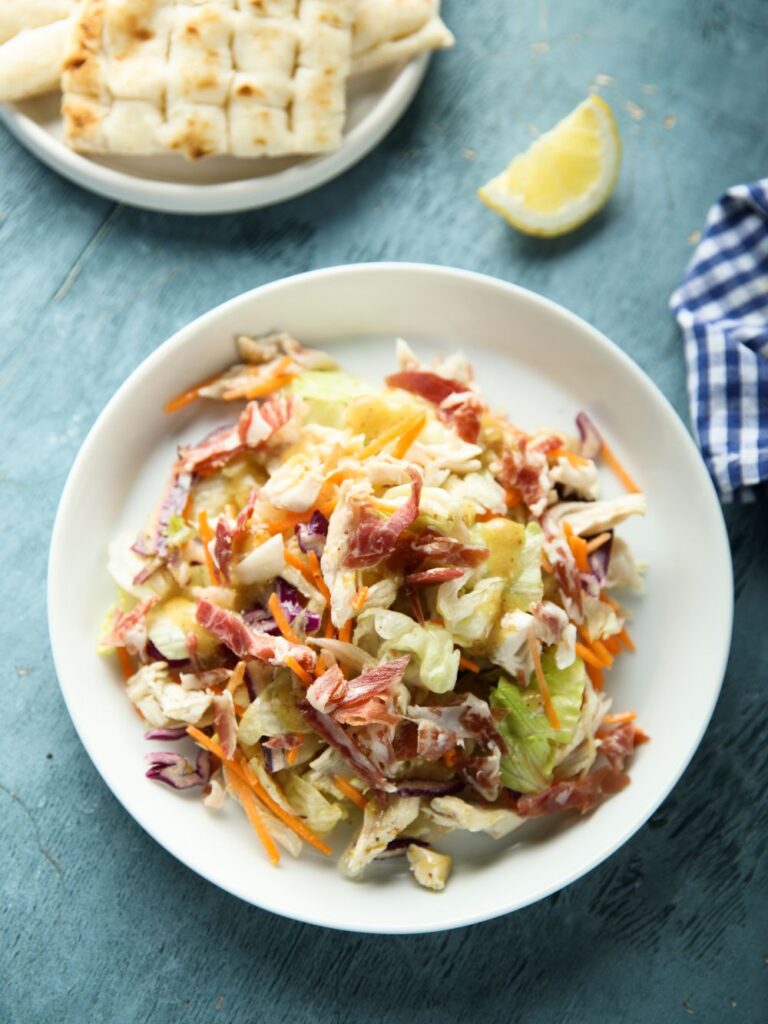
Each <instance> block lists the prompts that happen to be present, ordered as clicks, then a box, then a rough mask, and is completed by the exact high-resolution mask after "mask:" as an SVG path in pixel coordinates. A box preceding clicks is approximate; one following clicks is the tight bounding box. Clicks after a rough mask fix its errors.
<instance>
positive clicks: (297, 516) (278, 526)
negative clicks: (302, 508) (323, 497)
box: [264, 512, 309, 535]
mask: <svg viewBox="0 0 768 1024" xmlns="http://www.w3.org/2000/svg"><path fill="white" fill-rule="evenodd" d="M308 519H309V513H308V512H307V513H304V512H289V513H288V515H286V516H283V517H282V518H281V519H274V520H273V521H272V522H271V523H265V524H264V529H265V530H266V531H267V532H268V533H269V534H272V535H274V534H276V533H285V531H286V530H292V529H293V528H294V527H295V526H296V525H297V524H298V523H305V522H307V520H308Z"/></svg>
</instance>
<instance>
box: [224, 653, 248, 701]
mask: <svg viewBox="0 0 768 1024" xmlns="http://www.w3.org/2000/svg"><path fill="white" fill-rule="evenodd" d="M243 679H245V662H244V661H238V663H237V664H236V665H235V667H234V669H233V670H232V675H231V676H230V677H229V682H228V683H227V689H228V690H229V692H230V693H234V692H235V690H236V689H237V688H238V687H239V686H242V685H243Z"/></svg>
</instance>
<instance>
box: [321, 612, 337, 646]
mask: <svg viewBox="0 0 768 1024" xmlns="http://www.w3.org/2000/svg"><path fill="white" fill-rule="evenodd" d="M323 636H324V637H325V639H326V640H333V639H334V637H335V636H336V630H335V629H334V627H333V620H332V619H331V613H330V611H329V612H328V615H327V618H326V620H325V630H324V632H323Z"/></svg>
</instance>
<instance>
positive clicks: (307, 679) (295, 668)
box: [285, 654, 312, 686]
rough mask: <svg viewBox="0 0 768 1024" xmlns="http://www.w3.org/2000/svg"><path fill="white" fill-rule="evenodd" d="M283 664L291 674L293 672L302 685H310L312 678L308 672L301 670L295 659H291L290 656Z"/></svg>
mask: <svg viewBox="0 0 768 1024" xmlns="http://www.w3.org/2000/svg"><path fill="white" fill-rule="evenodd" d="M285 664H286V665H287V667H288V668H289V669H290V670H291V672H293V674H294V675H295V676H298V677H299V679H300V680H301V681H302V683H304V685H305V686H311V685H312V676H311V675H310V674H309V672H307V670H306V669H303V668H302V667H301V665H300V664H299V663H298V661H296V659H295V658H293V657H291V655H290V654H289V655H288V657H287V658H286V659H285Z"/></svg>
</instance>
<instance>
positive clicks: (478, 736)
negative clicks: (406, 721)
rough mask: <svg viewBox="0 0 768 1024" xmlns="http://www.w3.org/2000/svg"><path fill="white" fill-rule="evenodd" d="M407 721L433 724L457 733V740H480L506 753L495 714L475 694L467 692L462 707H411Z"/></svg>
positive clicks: (489, 746) (454, 705)
mask: <svg viewBox="0 0 768 1024" xmlns="http://www.w3.org/2000/svg"><path fill="white" fill-rule="evenodd" d="M408 718H410V719H411V720H412V721H415V722H422V721H425V720H426V721H428V722H432V723H433V724H434V725H437V726H438V727H439V728H440V729H442V730H444V731H446V732H452V733H455V734H456V736H457V738H458V739H475V740H479V741H480V743H482V744H483V745H484V746H485V747H487V748H489V749H490V748H491V745H492V744H495V745H496V746H497V747H498V748H499V750H500V751H501V753H502V754H506V752H507V746H506V744H505V742H504V740H503V739H502V737H501V736H500V734H499V730H498V726H497V723H496V719H495V718H494V715H493V711H492V710H491V708H490V707H489V706H488V704H487V703H486V702H485V701H484V700H481V699H480V697H476V696H475V695H474V694H473V693H466V694H465V695H464V699H463V700H462V702H461V703H460V704H446V705H443V706H441V707H422V706H419V705H411V706H410V707H409V708H408Z"/></svg>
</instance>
